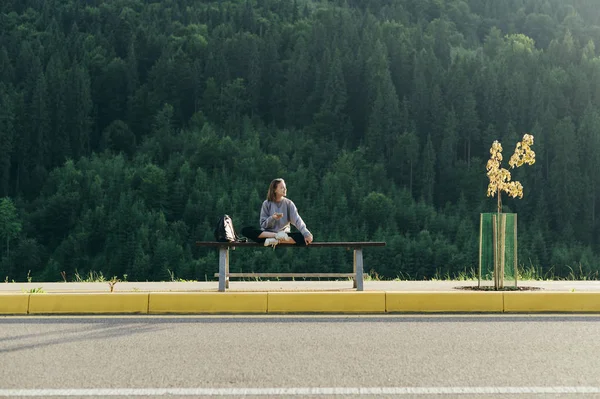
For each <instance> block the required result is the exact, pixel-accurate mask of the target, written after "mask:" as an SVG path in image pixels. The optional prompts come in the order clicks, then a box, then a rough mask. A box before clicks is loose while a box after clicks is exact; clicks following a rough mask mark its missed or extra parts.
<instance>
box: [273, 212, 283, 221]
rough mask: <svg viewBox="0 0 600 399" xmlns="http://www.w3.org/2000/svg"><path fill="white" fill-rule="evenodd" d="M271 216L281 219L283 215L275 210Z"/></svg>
mask: <svg viewBox="0 0 600 399" xmlns="http://www.w3.org/2000/svg"><path fill="white" fill-rule="evenodd" d="M272 217H273V219H275V220H279V219H281V218H282V217H283V213H277V212H275V213H274V214H273V216H272Z"/></svg>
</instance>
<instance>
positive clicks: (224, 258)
mask: <svg viewBox="0 0 600 399" xmlns="http://www.w3.org/2000/svg"><path fill="white" fill-rule="evenodd" d="M228 261H229V248H219V291H220V292H225V288H226V287H227V286H228V285H229V284H227V281H226V278H227V275H228V274H229V273H228V272H229V270H228V269H229V267H228V266H229V265H228V263H229V262H228Z"/></svg>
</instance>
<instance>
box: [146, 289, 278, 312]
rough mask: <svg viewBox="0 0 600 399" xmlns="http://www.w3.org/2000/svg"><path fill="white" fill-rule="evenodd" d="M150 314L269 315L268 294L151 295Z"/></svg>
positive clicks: (168, 293) (174, 293)
mask: <svg viewBox="0 0 600 399" xmlns="http://www.w3.org/2000/svg"><path fill="white" fill-rule="evenodd" d="M148 313H153V314H157V313H267V293H266V292H236V293H231V292H185V293H184V292H161V293H150V299H149V306H148Z"/></svg>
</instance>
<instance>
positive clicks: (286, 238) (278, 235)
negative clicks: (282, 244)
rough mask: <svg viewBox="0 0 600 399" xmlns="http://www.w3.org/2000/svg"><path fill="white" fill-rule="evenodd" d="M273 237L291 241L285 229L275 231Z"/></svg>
mask: <svg viewBox="0 0 600 399" xmlns="http://www.w3.org/2000/svg"><path fill="white" fill-rule="evenodd" d="M275 239H277V241H291V240H292V238H291V237H290V236H288V235H287V233H286V232H285V231H280V232H279V233H277V234H276V235H275Z"/></svg>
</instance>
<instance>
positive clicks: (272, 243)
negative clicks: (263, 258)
mask: <svg viewBox="0 0 600 399" xmlns="http://www.w3.org/2000/svg"><path fill="white" fill-rule="evenodd" d="M277 244H279V241H278V240H277V238H267V239H266V240H265V247H273V249H275V246H276V245H277Z"/></svg>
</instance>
